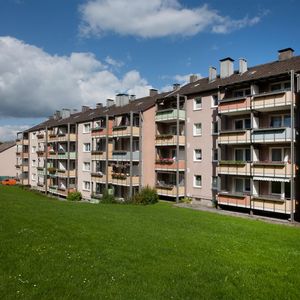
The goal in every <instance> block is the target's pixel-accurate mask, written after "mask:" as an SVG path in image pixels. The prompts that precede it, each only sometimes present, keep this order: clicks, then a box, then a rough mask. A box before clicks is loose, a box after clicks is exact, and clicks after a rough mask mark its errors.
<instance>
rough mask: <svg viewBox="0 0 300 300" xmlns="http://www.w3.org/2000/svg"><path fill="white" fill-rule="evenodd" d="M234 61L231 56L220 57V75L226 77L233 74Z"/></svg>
mask: <svg viewBox="0 0 300 300" xmlns="http://www.w3.org/2000/svg"><path fill="white" fill-rule="evenodd" d="M233 62H234V60H233V59H232V58H231V57H226V58H223V59H220V77H221V78H226V77H229V76H231V75H232V74H233Z"/></svg>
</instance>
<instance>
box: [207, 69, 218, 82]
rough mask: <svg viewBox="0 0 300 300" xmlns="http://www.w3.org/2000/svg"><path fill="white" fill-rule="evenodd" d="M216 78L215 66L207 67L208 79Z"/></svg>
mask: <svg viewBox="0 0 300 300" xmlns="http://www.w3.org/2000/svg"><path fill="white" fill-rule="evenodd" d="M216 78H217V69H216V68H215V67H209V68H208V81H209V82H211V81H214V80H216Z"/></svg>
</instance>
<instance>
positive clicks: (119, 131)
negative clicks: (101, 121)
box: [91, 125, 140, 137]
mask: <svg viewBox="0 0 300 300" xmlns="http://www.w3.org/2000/svg"><path fill="white" fill-rule="evenodd" d="M91 132H92V136H93V137H105V136H106V135H107V134H108V136H109V137H122V136H131V134H132V136H136V137H138V136H139V135H140V128H139V127H137V126H132V127H131V126H129V125H122V126H114V127H112V128H108V129H107V128H106V127H97V128H92V130H91Z"/></svg>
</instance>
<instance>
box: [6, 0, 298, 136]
mask: <svg viewBox="0 0 300 300" xmlns="http://www.w3.org/2000/svg"><path fill="white" fill-rule="evenodd" d="M283 3H284V5H283ZM299 9H300V1H298V0H285V1H284V2H283V1H280V0H251V1H250V0H243V1H240V0H227V1H223V0H211V1H199V0H198V1H196V0H151V1H149V0H130V1H129V0H43V1H41V0H0V141H4V140H10V139H14V138H15V135H16V133H17V132H18V131H22V130H25V129H26V128H28V127H30V126H33V125H35V124H37V123H39V122H41V121H43V120H44V119H45V118H47V117H48V116H50V115H52V114H53V112H54V111H55V110H59V109H62V108H70V109H78V110H79V109H80V107H81V106H82V105H89V106H91V107H95V104H96V103H99V102H103V103H105V102H106V99H107V98H114V96H115V95H116V94H117V93H129V94H134V95H136V96H137V97H142V96H146V95H148V93H149V89H150V88H156V89H158V90H159V91H165V90H168V89H171V87H172V84H173V83H180V84H185V83H186V82H187V81H188V78H189V75H190V74H197V75H198V76H199V77H206V76H207V75H208V67H209V66H214V67H217V70H219V60H220V59H222V58H224V57H227V56H230V57H232V58H233V59H234V60H235V66H236V68H237V63H238V59H239V58H241V57H242V58H245V59H247V61H248V65H249V66H254V65H257V64H261V63H265V62H270V61H274V60H276V59H277V51H278V50H279V49H282V48H287V47H292V48H293V49H294V50H295V54H296V55H299V54H300V44H299V43H300V42H299V28H300V18H299V17H298V14H299V13H298V12H299Z"/></svg>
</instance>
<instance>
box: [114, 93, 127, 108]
mask: <svg viewBox="0 0 300 300" xmlns="http://www.w3.org/2000/svg"><path fill="white" fill-rule="evenodd" d="M128 103H129V95H128V94H118V95H116V106H124V105H126V104H128Z"/></svg>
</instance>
